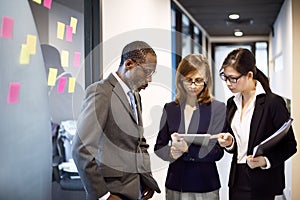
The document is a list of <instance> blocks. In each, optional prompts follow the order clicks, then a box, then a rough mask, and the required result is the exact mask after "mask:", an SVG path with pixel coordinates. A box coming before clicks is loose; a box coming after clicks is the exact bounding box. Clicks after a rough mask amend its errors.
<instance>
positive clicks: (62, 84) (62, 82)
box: [57, 77, 67, 93]
mask: <svg viewBox="0 0 300 200" xmlns="http://www.w3.org/2000/svg"><path fill="white" fill-rule="evenodd" d="M66 83H67V77H60V79H59V81H58V86H57V92H58V93H62V92H64V90H65V85H66Z"/></svg>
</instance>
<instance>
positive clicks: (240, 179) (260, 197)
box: [229, 164, 275, 200]
mask: <svg viewBox="0 0 300 200" xmlns="http://www.w3.org/2000/svg"><path fill="white" fill-rule="evenodd" d="M249 170H251V169H250V168H249V167H248V165H247V164H238V165H237V171H236V173H237V174H236V177H237V178H236V180H235V184H234V186H233V187H230V188H229V199H230V200H274V199H275V195H264V194H255V193H254V192H252V191H251V185H250V183H251V181H250V175H249Z"/></svg>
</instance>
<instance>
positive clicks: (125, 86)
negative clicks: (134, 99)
mask: <svg viewBox="0 0 300 200" xmlns="http://www.w3.org/2000/svg"><path fill="white" fill-rule="evenodd" d="M112 74H113V75H114V77H115V78H116V79H117V81H118V82H119V83H120V85H121V87H122V89H123V90H124V92H125V94H127V93H128V92H129V91H130V88H129V87H128V86H127V85H126V84H125V83H124V81H123V80H122V79H121V78H120V77H119V76H118V74H117V73H116V72H114V73H112Z"/></svg>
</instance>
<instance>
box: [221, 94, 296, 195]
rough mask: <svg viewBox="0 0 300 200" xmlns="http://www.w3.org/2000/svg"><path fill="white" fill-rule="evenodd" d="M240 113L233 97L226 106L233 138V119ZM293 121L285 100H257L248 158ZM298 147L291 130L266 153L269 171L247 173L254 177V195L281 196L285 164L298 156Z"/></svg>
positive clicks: (233, 166)
mask: <svg viewBox="0 0 300 200" xmlns="http://www.w3.org/2000/svg"><path fill="white" fill-rule="evenodd" d="M236 110H237V107H236V104H235V102H234V101H233V97H231V98H230V99H229V100H228V102H227V117H226V124H227V127H228V131H229V132H230V133H231V134H232V135H233V132H232V129H231V128H230V125H231V121H232V118H233V116H234V113H235V111H236ZM289 117H290V114H289V112H288V110H287V108H286V104H285V102H284V100H283V99H282V98H281V97H280V96H278V95H275V94H273V93H268V94H260V95H258V96H257V97H256V102H255V108H254V112H253V116H252V119H251V124H250V136H249V137H250V138H249V143H248V150H247V155H252V153H253V148H254V147H255V146H256V145H258V144H259V143H260V142H262V141H263V140H265V139H266V138H268V137H269V136H270V135H272V134H273V133H274V132H275V131H276V130H277V129H279V128H280V127H281V126H282V125H283V123H284V122H286V121H287V120H288V119H289ZM296 146H297V143H296V140H295V136H294V132H293V128H292V127H291V128H290V129H289V131H288V133H287V135H286V137H285V138H284V139H283V140H282V141H281V142H280V143H278V145H276V146H275V147H273V148H271V149H269V150H268V151H267V152H266V153H265V155H264V156H265V157H267V158H268V159H269V161H270V164H271V168H270V169H265V170H263V169H261V168H255V169H250V168H249V169H248V170H249V174H250V177H251V191H252V192H253V193H254V194H260V195H262V194H268V195H279V194H282V192H283V189H284V187H285V178H284V161H286V160H287V159H288V158H290V157H291V156H292V155H293V154H295V153H296V151H297V149H296ZM229 152H231V153H233V157H232V163H231V170H230V177H229V187H233V186H234V184H235V180H236V179H237V178H238V176H236V165H237V146H236V143H234V148H233V149H232V151H229Z"/></svg>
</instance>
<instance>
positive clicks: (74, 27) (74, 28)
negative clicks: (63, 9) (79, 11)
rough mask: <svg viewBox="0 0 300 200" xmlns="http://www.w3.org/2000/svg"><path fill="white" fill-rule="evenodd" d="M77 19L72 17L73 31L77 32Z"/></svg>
mask: <svg viewBox="0 0 300 200" xmlns="http://www.w3.org/2000/svg"><path fill="white" fill-rule="evenodd" d="M77 21H78V20H77V19H76V18H75V17H71V19H70V26H71V27H72V33H73V34H75V33H76V29H77Z"/></svg>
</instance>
